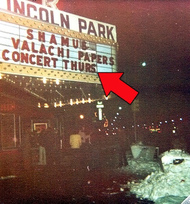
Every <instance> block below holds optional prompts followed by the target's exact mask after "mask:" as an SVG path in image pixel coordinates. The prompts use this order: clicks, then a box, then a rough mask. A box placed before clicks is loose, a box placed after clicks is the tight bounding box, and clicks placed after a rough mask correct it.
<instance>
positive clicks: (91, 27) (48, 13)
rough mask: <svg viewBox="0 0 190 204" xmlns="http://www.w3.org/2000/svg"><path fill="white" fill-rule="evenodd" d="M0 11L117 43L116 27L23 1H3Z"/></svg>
mask: <svg viewBox="0 0 190 204" xmlns="http://www.w3.org/2000/svg"><path fill="white" fill-rule="evenodd" d="M0 9H4V10H6V11H10V12H13V13H15V14H18V15H22V16H25V17H29V18H31V19H34V20H40V21H43V22H46V23H50V24H53V25H55V26H60V27H63V28H66V29H68V30H73V31H77V32H80V33H85V34H88V35H93V36H97V37H101V38H106V39H110V40H113V41H115V42H116V41H117V39H116V27H115V26H114V25H111V24H107V23H102V22H99V21H95V20H91V19H88V18H84V17H81V16H77V15H74V14H70V13H67V12H63V11H60V10H56V9H52V8H49V7H46V6H42V5H39V4H35V3H32V2H29V1H23V0H4V1H2V2H1V4H0Z"/></svg>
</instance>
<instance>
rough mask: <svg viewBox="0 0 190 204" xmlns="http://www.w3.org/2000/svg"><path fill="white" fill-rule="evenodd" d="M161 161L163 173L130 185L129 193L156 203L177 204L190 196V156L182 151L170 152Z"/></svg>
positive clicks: (156, 173) (158, 172) (153, 174)
mask: <svg viewBox="0 0 190 204" xmlns="http://www.w3.org/2000/svg"><path fill="white" fill-rule="evenodd" d="M161 160H162V164H163V169H164V172H162V171H157V172H152V173H151V174H150V175H149V176H147V177H146V178H145V180H143V181H142V182H141V183H138V184H135V183H132V184H131V192H132V193H135V194H136V195H137V197H140V198H143V199H144V198H146V199H149V200H152V201H154V202H156V203H162V204H163V203H167V204H168V203H173V204H174V203H177V204H178V203H180V202H182V201H183V200H184V199H185V198H186V197H187V196H189V195H190V171H189V168H190V156H189V155H188V154H186V153H184V152H183V151H182V150H170V151H168V152H165V153H164V154H163V155H162V158H161ZM173 198H175V199H173ZM177 198H178V199H177ZM169 199H170V200H172V201H171V202H169ZM166 200H168V201H166ZM174 200H176V202H174ZM179 200H180V202H179Z"/></svg>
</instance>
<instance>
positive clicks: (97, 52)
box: [0, 0, 117, 83]
mask: <svg viewBox="0 0 190 204" xmlns="http://www.w3.org/2000/svg"><path fill="white" fill-rule="evenodd" d="M13 13H14V14H13ZM0 19H1V20H0V26H1V31H0V61H1V62H2V64H3V65H1V67H0V71H1V72H4V73H12V74H22V75H32V76H38V77H40V76H43V77H44V76H45V77H49V78H51V77H56V78H60V79H61V78H63V79H64V80H74V81H84V82H85V81H86V79H87V78H88V80H87V82H91V83H99V79H98V77H97V74H96V73H97V72H114V71H116V68H117V59H116V53H117V41H116V28H115V26H113V25H110V24H105V23H102V22H98V21H94V20H91V19H87V18H83V17H80V16H77V15H73V14H69V13H66V12H62V11H59V10H55V9H52V8H49V7H46V6H42V5H39V4H35V3H32V2H29V1H21V0H6V1H3V3H2V4H0ZM6 65H9V66H6ZM10 67H11V68H10ZM68 73H69V75H68ZM76 74H77V77H76ZM74 76H75V77H74ZM73 77H74V78H73Z"/></svg>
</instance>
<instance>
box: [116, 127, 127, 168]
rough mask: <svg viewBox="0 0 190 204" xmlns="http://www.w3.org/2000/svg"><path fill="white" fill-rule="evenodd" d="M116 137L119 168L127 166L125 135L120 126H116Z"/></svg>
mask: <svg viewBox="0 0 190 204" xmlns="http://www.w3.org/2000/svg"><path fill="white" fill-rule="evenodd" d="M117 139H118V145H119V168H120V167H122V166H127V165H128V162H127V157H126V150H127V135H126V132H125V130H124V129H123V128H122V127H119V128H118V131H117Z"/></svg>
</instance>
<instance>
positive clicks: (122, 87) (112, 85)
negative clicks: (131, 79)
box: [98, 72, 138, 104]
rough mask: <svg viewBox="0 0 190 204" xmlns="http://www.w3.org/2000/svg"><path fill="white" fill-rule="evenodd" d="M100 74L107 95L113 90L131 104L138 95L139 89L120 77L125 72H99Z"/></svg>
mask: <svg viewBox="0 0 190 204" xmlns="http://www.w3.org/2000/svg"><path fill="white" fill-rule="evenodd" d="M98 75H99V78H100V81H101V83H102V87H103V89H104V92H105V95H106V96H108V95H109V94H110V92H111V91H112V92H114V93H115V94H116V95H118V96H119V97H120V98H122V99H123V100H125V101H126V102H127V103H129V104H131V103H132V102H133V100H134V99H135V97H136V96H137V94H138V91H136V90H134V89H133V88H131V87H130V86H129V85H128V84H126V83H125V82H123V81H122V80H121V79H120V78H121V76H122V75H123V73H119V72H116V73H98Z"/></svg>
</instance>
